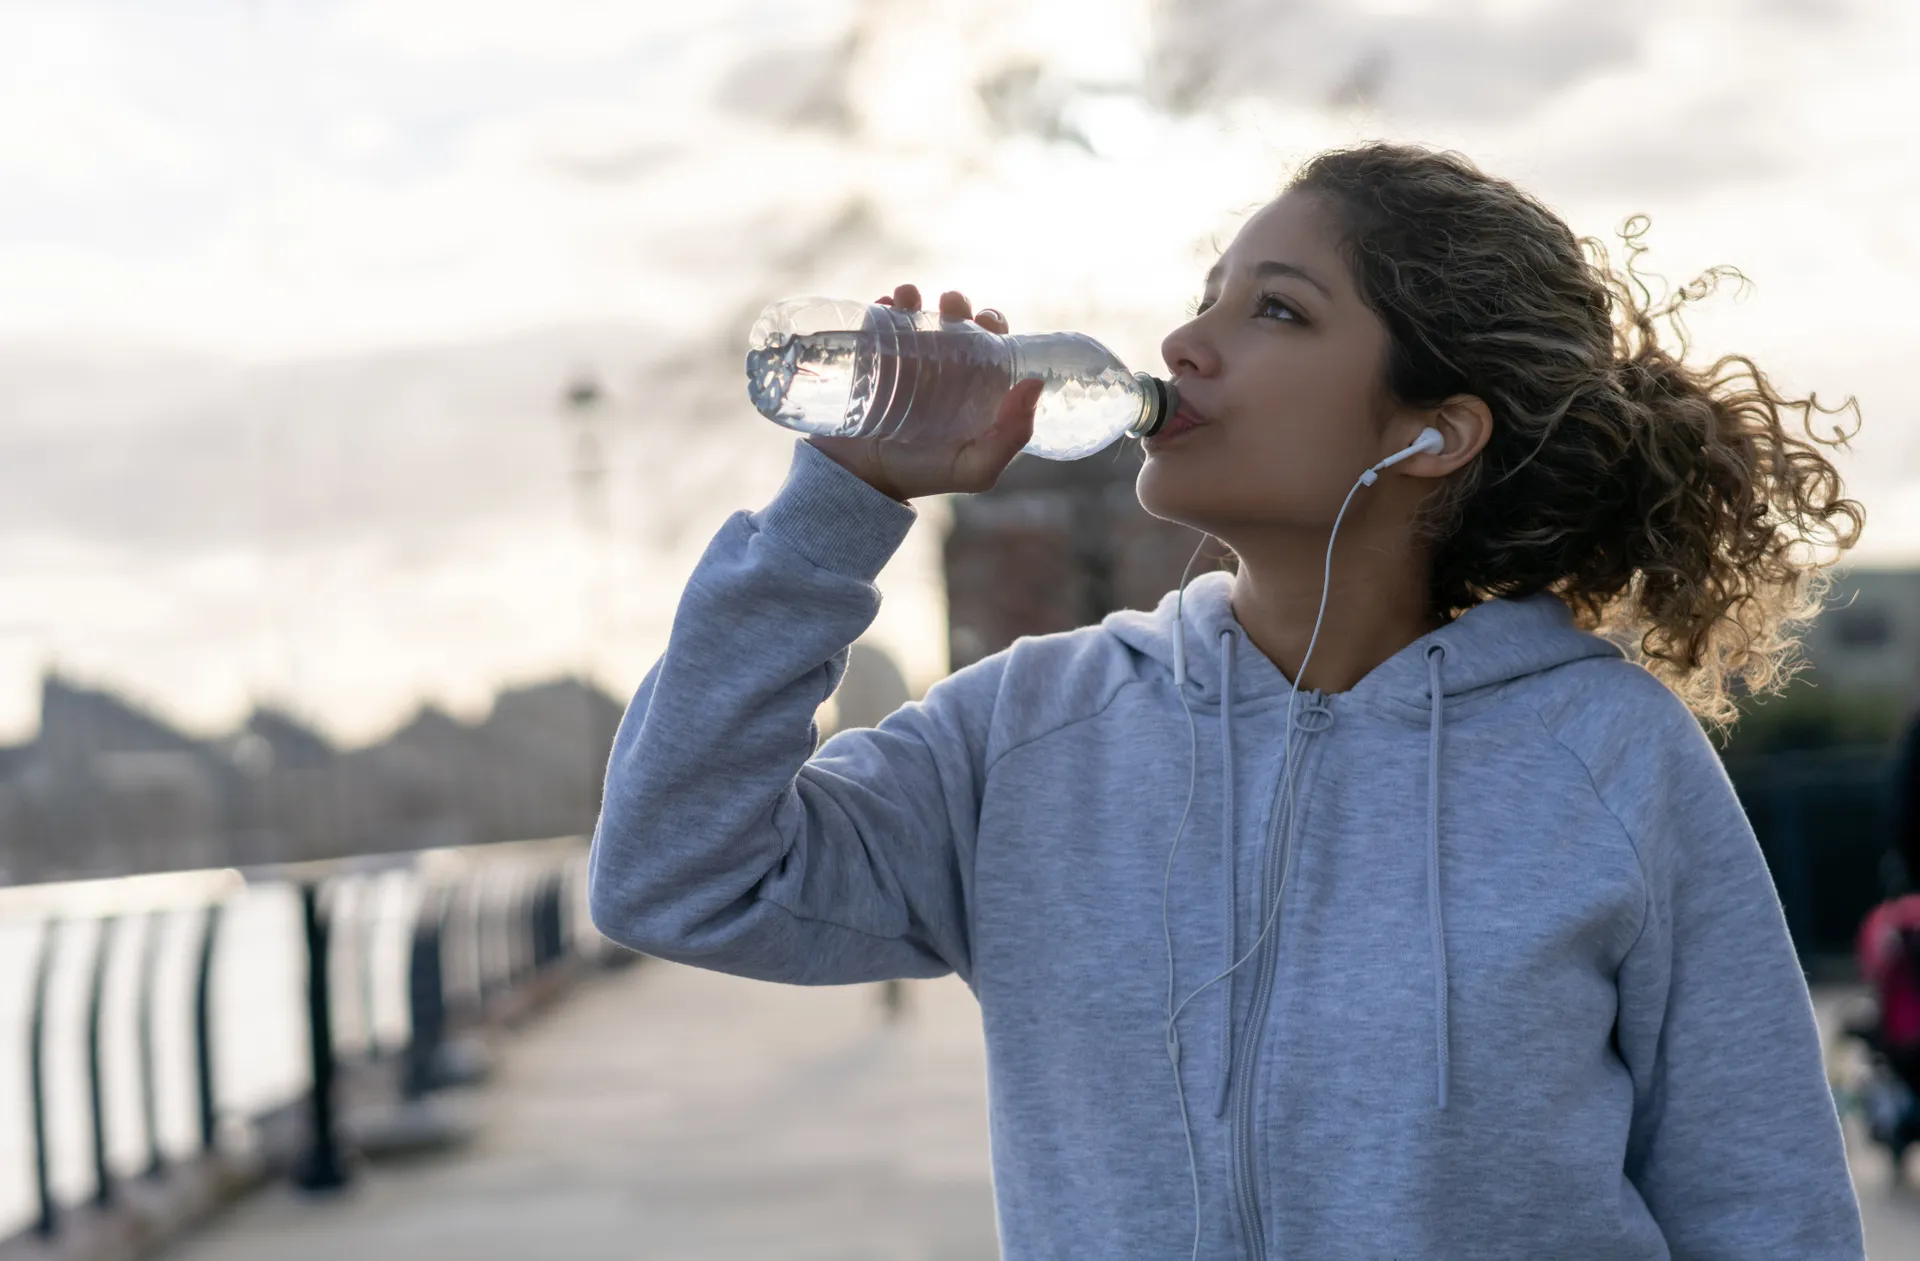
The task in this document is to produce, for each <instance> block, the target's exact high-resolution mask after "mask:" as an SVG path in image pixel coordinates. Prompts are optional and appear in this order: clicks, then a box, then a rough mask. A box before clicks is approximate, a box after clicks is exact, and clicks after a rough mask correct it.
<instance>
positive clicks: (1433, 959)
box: [1105, 573, 1620, 1114]
mask: <svg viewBox="0 0 1920 1261" xmlns="http://www.w3.org/2000/svg"><path fill="white" fill-rule="evenodd" d="M1232 589H1233V579H1232V577H1231V576H1230V575H1228V574H1225V573H1214V574H1208V575H1205V576H1204V577H1201V578H1199V579H1196V580H1195V581H1194V582H1192V583H1190V584H1188V586H1187V588H1186V592H1185V595H1184V598H1183V596H1182V594H1181V593H1180V592H1179V591H1174V592H1169V593H1168V594H1167V596H1166V597H1165V598H1163V599H1162V600H1161V601H1160V605H1159V607H1158V608H1156V609H1155V610H1154V611H1153V612H1152V613H1134V612H1125V613H1116V614H1114V615H1113V616H1111V617H1109V618H1107V619H1106V622H1105V626H1106V628H1107V630H1108V631H1109V632H1111V633H1112V634H1113V635H1114V636H1115V637H1116V638H1118V639H1119V640H1120V641H1121V642H1122V643H1125V644H1127V645H1128V646H1130V647H1132V648H1133V649H1135V650H1136V651H1138V652H1141V653H1143V654H1145V655H1146V656H1148V657H1150V658H1152V659H1154V660H1156V661H1158V662H1160V663H1161V664H1163V665H1165V666H1166V668H1167V670H1168V671H1169V673H1171V674H1172V675H1173V677H1174V680H1175V682H1176V684H1178V686H1179V687H1180V698H1181V703H1182V704H1183V705H1185V706H1186V707H1187V711H1188V714H1189V716H1191V715H1192V712H1193V706H1195V705H1196V704H1199V705H1204V706H1210V707H1211V706H1217V707H1218V709H1219V721H1220V729H1221V732H1220V748H1221V756H1222V761H1223V763H1224V765H1223V766H1222V768H1221V775H1220V781H1221V783H1222V785H1223V790H1222V800H1221V803H1220V817H1221V819H1222V821H1223V823H1222V833H1221V837H1220V844H1221V848H1222V851H1223V858H1224V860H1225V862H1226V864H1227V867H1228V870H1229V871H1231V870H1232V863H1233V844H1234V839H1233V838H1234V816H1235V802H1234V799H1233V782H1234V714H1233V710H1234V704H1235V703H1236V702H1238V701H1243V700H1252V699H1257V698H1259V697H1264V696H1269V695H1273V694H1276V693H1279V694H1283V695H1286V696H1287V697H1288V705H1287V709H1288V714H1287V736H1286V749H1287V752H1286V756H1285V765H1286V770H1285V772H1284V775H1285V780H1284V783H1285V793H1286V798H1287V803H1288V808H1287V811H1286V815H1285V817H1286V818H1287V819H1288V824H1287V831H1288V836H1289V838H1291V835H1292V822H1291V820H1292V818H1293V816H1294V814H1295V811H1294V809H1293V802H1294V799H1295V797H1296V789H1295V785H1294V778H1293V776H1294V770H1295V767H1294V763H1293V757H1292V745H1293V734H1294V733H1295V732H1300V731H1314V730H1319V729H1320V725H1321V724H1322V723H1325V722H1328V721H1330V720H1331V713H1330V711H1329V710H1328V708H1327V706H1326V703H1325V700H1324V698H1323V697H1322V695H1321V694H1320V693H1317V692H1309V693H1307V694H1306V696H1305V698H1304V700H1302V699H1300V698H1299V697H1296V696H1295V695H1294V689H1293V687H1292V684H1291V683H1289V681H1288V680H1287V678H1286V677H1285V676H1284V675H1283V674H1282V673H1281V672H1280V670H1279V669H1278V668H1277V667H1276V666H1275V665H1274V664H1273V662H1272V661H1271V660H1270V659H1268V658H1267V657H1266V656H1265V655H1264V654H1262V653H1260V652H1258V651H1254V650H1253V648H1252V645H1251V643H1250V642H1248V641H1247V636H1246V632H1245V631H1244V630H1242V629H1241V627H1240V624H1239V622H1238V620H1236V619H1235V617H1234V615H1233V608H1232V602H1231V595H1232ZM1619 655H1620V650H1619V649H1618V648H1616V647H1615V646H1614V645H1612V644H1610V643H1608V642H1607V641H1606V640H1603V639H1601V638H1600V637H1599V636H1597V635H1593V634H1589V633H1587V632H1585V631H1581V630H1579V629H1577V628H1575V626H1574V625H1573V615H1572V613H1571V612H1570V611H1569V610H1568V608H1567V607H1566V605H1565V604H1563V603H1561V601H1560V600H1559V599H1558V598H1556V597H1554V596H1552V595H1539V596H1534V597H1532V598H1529V599H1524V600H1490V601H1488V602H1486V603H1485V604H1481V605H1478V606H1476V607H1474V608H1472V609H1469V610H1468V611H1467V612H1466V613H1464V614H1462V615H1461V616H1460V617H1458V618H1456V619H1455V620H1454V621H1452V622H1450V623H1448V624H1447V625H1446V626H1443V627H1441V628H1440V629H1439V630H1436V631H1433V632H1431V633H1430V634H1426V635H1422V636H1421V637H1420V638H1419V639H1416V640H1414V641H1413V642H1412V643H1410V644H1408V645H1407V646H1406V647H1405V648H1402V649H1401V650H1400V651H1399V652H1397V653H1395V654H1394V655H1393V656H1391V657H1389V658H1388V659H1387V660H1386V661H1384V662H1382V663H1381V664H1380V665H1379V666H1377V667H1375V668H1374V669H1373V670H1372V671H1370V672H1369V673H1368V674H1367V676H1366V677H1365V678H1363V679H1362V680H1360V682H1359V683H1358V684H1356V685H1355V686H1354V687H1353V689H1352V690H1351V691H1350V692H1349V693H1348V697H1349V699H1348V701H1347V702H1345V703H1351V704H1357V705H1361V706H1364V707H1366V708H1369V709H1373V710H1376V711H1378V712H1382V713H1384V714H1387V715H1393V714H1396V713H1397V714H1398V715H1399V716H1400V717H1401V718H1404V719H1408V720H1413V721H1418V720H1420V719H1424V720H1425V721H1426V724H1427V735H1428V739H1427V775H1426V781H1427V782H1426V837H1425V840H1426V867H1427V872H1426V886H1427V889H1426V893H1427V939H1428V940H1427V948H1428V959H1429V967H1430V972H1431V976H1432V979H1433V1038H1434V1052H1435V1054H1434V1062H1435V1064H1436V1065H1437V1072H1436V1077H1435V1082H1434V1106H1435V1107H1436V1108H1440V1109H1445V1108H1446V1106H1447V1095H1448V1089H1449V1083H1450V1076H1451V1069H1450V1064H1451V1058H1452V1057H1451V1048H1452V1021H1451V1017H1450V1015H1449V1012H1448V1002H1449V997H1448V996H1449V994H1450V992H1451V978H1450V976H1449V961H1448V956H1447V936H1446V923H1445V918H1444V915H1443V897H1442V887H1441V886H1442V881H1443V880H1444V879H1445V873H1444V872H1443V871H1442V870H1441V844H1440V780H1441V772H1442V766H1441V761H1442V756H1441V755H1442V748H1443V732H1444V728H1445V716H1446V714H1447V706H1448V702H1449V700H1453V699H1456V698H1457V699H1459V700H1461V701H1464V702H1466V703H1467V704H1469V705H1471V703H1472V701H1471V699H1470V698H1472V697H1473V696H1474V695H1475V694H1476V693H1481V692H1486V691H1489V690H1491V689H1496V688H1498V687H1500V686H1501V685H1503V684H1506V683H1508V682H1511V681H1513V680H1515V679H1520V678H1524V677H1526V676H1528V675H1532V674H1539V673H1541V672H1543V671H1546V670H1551V669H1553V668H1554V667H1555V666H1559V665H1564V664H1566V663H1568V662H1571V661H1579V660H1582V659H1584V658H1588V657H1608V656H1611V657H1617V656H1619ZM1192 773H1193V774H1194V775H1196V776H1197V774H1198V768H1197V767H1195V768H1192ZM1193 782H1194V781H1193V780H1191V779H1190V780H1189V788H1188V791H1189V797H1191V792H1192V784H1193ZM1177 844H1178V842H1177V841H1176V845H1177ZM1292 849H1293V846H1292V844H1291V840H1290V839H1289V843H1288V845H1287V847H1286V852H1287V853H1288V854H1291V853H1292ZM1222 910H1223V916H1224V918H1225V921H1226V923H1227V924H1228V925H1229V931H1228V934H1227V941H1228V943H1229V945H1228V949H1227V952H1226V958H1225V960H1224V963H1225V968H1224V970H1223V971H1222V973H1221V974H1220V976H1219V977H1217V978H1216V979H1217V980H1219V979H1226V978H1227V977H1230V976H1231V975H1232V973H1233V972H1234V971H1235V970H1237V968H1238V967H1239V966H1240V965H1239V963H1235V962H1234V961H1233V959H1232V954H1233V946H1232V944H1231V943H1233V942H1234V941H1236V940H1237V937H1238V931H1237V927H1235V926H1236V924H1237V920H1238V916H1239V898H1238V895H1237V893H1236V891H1235V888H1234V885H1233V883H1232V882H1231V880H1229V882H1228V886H1227V890H1226V902H1225V905H1224V907H1223V908H1222ZM1244 961H1245V960H1244V959H1243V960H1241V962H1244ZM1169 966H1171V965H1169ZM1209 984H1211V982H1209ZM1181 1005H1182V1006H1184V1003H1183V1004H1181ZM1177 1018H1178V1009H1177V1008H1176V1009H1175V1010H1174V1011H1173V1012H1172V1014H1170V1016H1169V1018H1168V1030H1167V1037H1168V1040H1169V1045H1170V1046H1172V1047H1174V1048H1175V1049H1176V1052H1177V1048H1178V1045H1179V1033H1178V1029H1177V1028H1176V1027H1175V1023H1176V1021H1177ZM1221 1062H1222V1065H1223V1067H1222V1070H1221V1073H1220V1076H1219V1079H1218V1083H1217V1089H1216V1091H1215V1094H1214V1100H1213V1103H1214V1107H1215V1111H1216V1114H1223V1113H1224V1112H1225V1109H1226V1107H1227V1093H1228V1088H1229V1083H1230V1081H1231V1079H1232V1072H1233V1043H1232V1036H1231V1030H1228V1035H1227V1038H1226V1040H1225V1044H1224V1047H1223V1051H1222V1055H1221Z"/></svg>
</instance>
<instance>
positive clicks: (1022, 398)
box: [807, 285, 1045, 503]
mask: <svg viewBox="0 0 1920 1261" xmlns="http://www.w3.org/2000/svg"><path fill="white" fill-rule="evenodd" d="M880 304H881V305H882V306H890V307H893V308H894V309H895V310H898V311H902V312H906V313H909V314H911V313H914V312H918V311H919V310H920V290H919V289H917V288H915V287H914V286H913V285H901V286H900V287H899V288H898V289H895V290H894V291H893V296H892V297H888V298H881V299H880ZM940 318H941V319H945V320H968V319H970V320H972V321H973V322H974V323H976V324H978V325H979V326H980V327H981V328H984V329H986V330H987V331H988V332H990V333H1005V332H1006V331H1007V321H1006V319H1005V318H1004V317H1003V316H1002V315H1001V314H1000V313H999V312H998V311H994V310H985V311H982V312H980V314H979V315H978V316H975V315H974V314H973V307H972V306H971V305H970V304H969V303H968V302H967V299H966V295H965V294H961V293H954V292H948V293H943V294H941V295H940ZM1044 388H1045V383H1044V382H1041V381H1037V380H1028V381H1018V382H1015V383H1014V386H1013V388H1012V389H1010V390H1008V391H1007V396H1006V397H1005V398H1004V399H1002V400H1001V401H1000V410H999V412H998V414H997V415H995V417H994V420H993V424H991V425H990V426H988V427H987V428H986V429H985V430H983V431H982V432H980V433H978V434H976V435H974V436H973V437H971V438H968V439H965V440H964V441H961V442H924V443H921V442H895V441H888V440H885V439H881V438H825V437H812V438H809V439H807V441H808V442H811V443H812V444H813V445H814V446H816V447H818V448H819V449H820V450H821V452H822V453H824V454H825V455H827V456H828V457H829V458H831V459H832V460H834V461H835V462H836V463H838V464H840V465H841V466H842V467H844V468H846V469H847V470H848V471H849V472H851V473H853V474H854V476H856V477H858V478H860V480H861V481H864V482H865V483H867V485H869V486H871V487H873V488H874V489H875V490H877V491H880V492H881V493H882V494H885V495H890V496H892V497H893V498H895V499H898V500H899V501H900V502H902V503H905V502H906V501H908V500H909V499H917V498H919V497H920V496H921V495H944V494H950V493H953V492H973V491H982V490H990V489H992V487H993V484H994V483H995V482H997V481H999V480H1000V474H1001V473H1002V472H1003V471H1004V470H1005V469H1006V467H1007V465H1009V464H1011V463H1012V462H1013V457H1014V456H1016V455H1018V454H1020V448H1021V447H1024V446H1026V445H1027V443H1028V441H1029V440H1031V439H1032V437H1033V411H1034V407H1035V406H1036V405H1037V404H1038V403H1039V401H1040V392H1041V390H1042V389H1044Z"/></svg>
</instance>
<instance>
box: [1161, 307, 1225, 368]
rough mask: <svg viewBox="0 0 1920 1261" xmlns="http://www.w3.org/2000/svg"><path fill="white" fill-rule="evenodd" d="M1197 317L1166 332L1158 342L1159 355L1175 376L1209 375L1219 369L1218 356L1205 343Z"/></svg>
mask: <svg viewBox="0 0 1920 1261" xmlns="http://www.w3.org/2000/svg"><path fill="white" fill-rule="evenodd" d="M1199 324H1200V321H1199V319H1198V318H1195V319H1191V320H1188V321H1187V322H1186V323H1185V324H1182V325H1181V326H1180V327H1179V328H1176V329H1174V330H1173V331H1172V332H1171V333H1168V334H1167V336H1166V340H1164V341H1162V342H1161V343H1160V357H1161V358H1162V359H1164V360H1166V361H1167V369H1168V370H1169V371H1170V372H1172V373H1173V375H1174V376H1176V377H1210V376H1212V375H1214V374H1215V373H1217V372H1218V371H1220V356H1219V355H1217V354H1215V353H1214V350H1213V348H1212V347H1211V346H1209V345H1208V344H1207V339H1206V337H1205V335H1204V334H1203V333H1202V332H1201V331H1200V328H1199Z"/></svg>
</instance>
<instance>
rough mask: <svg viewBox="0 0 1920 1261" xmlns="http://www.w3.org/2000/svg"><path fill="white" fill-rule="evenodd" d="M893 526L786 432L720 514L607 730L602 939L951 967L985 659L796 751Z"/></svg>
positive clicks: (594, 890) (744, 970) (922, 972)
mask: <svg viewBox="0 0 1920 1261" xmlns="http://www.w3.org/2000/svg"><path fill="white" fill-rule="evenodd" d="M913 520H914V512H913V509H911V508H909V507H906V506H904V505H902V504H900V503H897V502H896V501H894V500H892V499H890V498H888V497H887V496H885V495H883V494H881V493H880V492H878V491H876V490H874V489H873V488H872V487H870V486H868V485H867V484H866V483H865V482H863V481H861V480H860V479H859V478H857V477H855V476H854V475H853V474H852V473H849V472H848V471H846V470H845V469H843V468H841V467H840V466H839V465H838V464H836V463H834V462H833V461H832V460H830V459H828V458H827V457H826V456H824V455H822V454H821V453H820V452H819V451H817V450H815V449H814V448H813V447H811V446H810V445H808V444H807V443H805V442H800V443H797V444H796V450H795V453H794V459H793V465H792V468H791V470H790V472H789V474H788V477H787V481H786V484H785V485H784V486H783V487H782V488H781V489H780V492H779V493H778V494H777V495H776V496H775V497H774V499H773V500H772V502H771V503H769V504H768V506H767V507H766V508H764V509H763V510H761V511H760V512H757V513H752V514H747V513H740V514H737V515H735V516H734V517H733V518H731V519H730V520H729V521H728V522H727V523H726V525H725V526H724V527H722V529H721V530H720V532H719V534H718V535H717V536H716V537H715V538H714V540H713V542H712V543H711V544H710V545H709V546H708V548H707V551H706V554H705V555H704V556H703V557H702V559H701V561H700V563H699V566H698V567H697V568H696V569H695V570H694V572H693V576H692V578H691V579H690V580H689V582H688V584H687V588H686V591H685V593H684V594H683V595H682V597H681V600H680V606H679V609H678V611H677V613H676V614H675V617H674V623H673V630H672V633H671V636H670V637H669V640H668V644H667V650H666V652H665V654H664V655H663V656H662V657H661V659H660V660H659V661H658V662H657V663H656V664H655V665H654V667H653V669H652V671H651V672H650V673H649V674H648V675H647V678H646V681H645V682H644V683H643V684H642V685H641V687H640V690H639V693H638V694H637V695H636V696H635V697H634V699H633V703H632V704H631V705H630V706H629V707H628V709H627V713H626V717H625V718H624V719H623V720H622V722H621V725H620V730H619V733H618V735H617V736H616V737H615V740H614V746H613V754H612V760H611V763H610V765H609V768H608V771H607V784H606V794H605V800H604V805H603V806H602V809H601V815H600V823H599V827H598V828H597V830H596V832H595V835H594V841H593V852H592V857H591V862H590V867H589V877H588V888H589V901H590V906H591V910H592V915H593V922H594V924H595V926H596V927H597V928H599V930H600V931H601V932H603V933H605V934H606V935H607V936H608V937H610V938H612V939H613V940H614V941H617V942H620V943H621V944H623V945H626V946H628V947H630V948H632V949H635V950H638V951H641V952H643V953H646V954H651V955H656V956H659V957H662V958H667V959H673V960H677V961H679V962H682V963H688V964H693V965H695V966H698V967H703V968H711V969H715V970H718V971H723V972H732V973H736V974H738V975H741V976H750V977H756V978H760V979H764V980H774V981H786V982H793V983H800V984H835V983H842V982H853V981H868V980H878V979H883V978H888V977H902V976H938V975H941V974H943V973H945V972H949V971H958V972H959V973H961V974H962V975H963V976H965V975H967V974H968V971H969V944H968V931H967V891H968V886H969V883H970V875H971V860H970V858H969V857H968V856H969V855H970V854H971V852H972V843H973V831H974V826H975V823H976V821H977V818H978V813H979V804H978V803H979V795H978V786H979V778H980V770H979V768H980V766H981V763H982V758H983V753H984V746H985V740H986V735H985V732H986V726H987V720H988V717H989V716H990V714H991V711H992V703H993V696H994V690H995V687H996V680H997V676H998V671H999V661H998V659H997V658H990V659H989V660H988V661H986V662H982V663H981V664H980V665H979V666H977V667H974V668H972V669H969V670H966V671H962V672H960V673H959V674H956V675H955V676H953V677H951V678H949V679H946V680H943V681H942V682H941V683H940V684H939V685H937V686H935V687H934V688H933V689H932V690H931V691H930V692H929V693H928V695H927V697H926V700H925V701H924V702H922V703H920V704H913V705H907V706H905V707H904V708H902V709H901V710H900V711H898V712H897V713H895V714H893V715H892V716H891V717H889V718H888V719H887V720H886V721H885V722H883V723H882V724H881V725H880V726H879V727H877V728H871V729H855V730H850V731H845V732H842V733H841V734H839V735H837V736H835V737H834V738H833V739H832V740H830V741H828V742H827V744H826V745H824V746H823V747H821V748H820V749H819V751H818V752H817V753H816V752H815V750H814V744H815V741H816V739H817V737H818V733H817V731H816V729H815V727H814V723H813V715H814V711H815V710H816V709H817V708H818V707H819V705H820V703H821V702H822V701H824V700H825V699H826V698H827V696H828V695H829V694H830V693H831V692H832V691H833V689H834V687H835V686H836V685H837V683H838V682H839V678H840V675H841V673H842V671H844V670H845V668H846V661H847V648H848V646H849V645H850V644H851V643H852V642H853V641H854V640H855V639H856V638H858V637H859V635H860V634H861V633H862V632H863V631H865V630H866V628H867V627H868V625H870V624H871V623H872V621H873V618H874V615H875V613H876V612H877V611H878V609H879V605H880V593H879V590H878V589H877V588H876V587H875V585H874V579H875V576H876V575H877V574H878V573H879V572H880V569H881V567H882V566H883V565H884V564H885V563H886V561H887V559H888V558H889V557H890V556H891V555H892V554H893V552H894V550H895V549H896V548H897V547H898V546H899V545H900V542H901V541H902V540H903V539H904V538H905V537H906V533H907V530H908V528H909V527H910V526H911V525H912V523H913Z"/></svg>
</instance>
